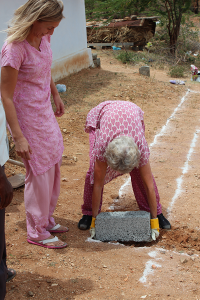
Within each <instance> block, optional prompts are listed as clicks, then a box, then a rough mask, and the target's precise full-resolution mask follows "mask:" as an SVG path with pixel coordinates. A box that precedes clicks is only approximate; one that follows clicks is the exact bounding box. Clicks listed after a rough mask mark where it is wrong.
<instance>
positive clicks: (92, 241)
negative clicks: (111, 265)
mask: <svg viewBox="0 0 200 300" xmlns="http://www.w3.org/2000/svg"><path fill="white" fill-rule="evenodd" d="M86 242H89V243H103V242H102V241H99V240H94V239H91V238H90V237H88V238H87V240H86Z"/></svg>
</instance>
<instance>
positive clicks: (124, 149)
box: [104, 136, 140, 174]
mask: <svg viewBox="0 0 200 300" xmlns="http://www.w3.org/2000/svg"><path fill="white" fill-rule="evenodd" d="M104 156H105V158H106V160H107V164H108V165H109V166H110V168H111V169H113V170H115V171H119V172H120V173H122V174H125V173H130V172H131V171H132V170H133V169H134V168H138V166H139V163H140V151H139V149H138V146H137V145H136V143H135V142H134V140H133V138H131V137H129V136H120V137H118V138H115V139H113V140H112V142H110V143H109V144H108V146H107V148H106V151H105V154H104Z"/></svg>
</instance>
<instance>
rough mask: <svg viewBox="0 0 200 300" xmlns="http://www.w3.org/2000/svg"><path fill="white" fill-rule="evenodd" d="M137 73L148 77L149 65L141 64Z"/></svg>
mask: <svg viewBox="0 0 200 300" xmlns="http://www.w3.org/2000/svg"><path fill="white" fill-rule="evenodd" d="M139 73H140V74H141V75H144V76H148V77H149V76H150V68H149V66H143V67H141V68H139Z"/></svg>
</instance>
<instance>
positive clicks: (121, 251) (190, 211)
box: [6, 50, 200, 300]
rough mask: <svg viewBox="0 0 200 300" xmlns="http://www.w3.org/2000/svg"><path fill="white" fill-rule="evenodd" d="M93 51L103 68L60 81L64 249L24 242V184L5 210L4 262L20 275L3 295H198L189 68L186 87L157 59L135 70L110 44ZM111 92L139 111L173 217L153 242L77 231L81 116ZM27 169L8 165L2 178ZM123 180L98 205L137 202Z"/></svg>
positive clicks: (199, 119)
mask: <svg viewBox="0 0 200 300" xmlns="http://www.w3.org/2000/svg"><path fill="white" fill-rule="evenodd" d="M94 52H95V53H97V54H98V57H100V59H101V68H96V69H87V70H83V71H81V72H79V73H78V74H73V75H71V76H69V77H67V78H65V79H63V80H61V81H60V82H59V83H64V84H66V86H67V92H66V93H64V94H62V99H63V101H64V103H65V109H66V111H65V114H64V115H63V116H62V117H61V118H60V119H58V122H59V125H60V128H61V131H62V133H63V138H64V145H65V150H64V153H63V164H62V167H61V173H62V176H61V177H62V180H61V193H60V197H59V200H58V205H57V208H56V210H55V213H54V217H55V220H56V222H58V223H60V224H62V225H65V226H68V227H69V232H68V233H66V234H58V235H57V236H58V237H59V238H61V239H62V240H63V241H66V242H67V243H68V247H67V248H65V249H60V250H51V249H45V248H42V247H38V246H35V245H30V244H28V243H27V241H26V220H25V209H24V202H23V191H24V188H18V189H16V190H15V192H14V198H13V202H12V204H11V205H10V206H9V207H8V208H7V209H6V241H7V253H8V266H9V267H11V268H14V269H16V271H17V276H16V277H15V278H14V280H13V281H11V282H9V283H8V284H7V296H6V300H14V299H15V300H18V299H19V300H22V299H27V298H29V297H30V298H35V299H43V300H46V299H55V300H57V299H58V300H61V299H62V300H64V299H75V300H79V299H111V300H114V299H116V300H122V299H123V300H125V299H163V300H164V299H176V300H178V299H179V300H180V299H181V300H182V299H200V258H199V253H200V252H199V251H200V231H199V229H200V221H199V213H200V207H199V188H200V171H199V170H200V137H199V135H200V105H199V102H200V101H199V97H200V94H199V93H200V83H194V82H191V81H190V76H189V74H190V70H189V72H188V77H187V78H186V79H185V80H186V85H185V86H181V85H172V84H170V83H169V80H170V79H171V78H170V77H169V76H168V75H167V72H166V71H164V70H163V71H161V70H155V69H154V67H153V65H152V67H151V76H150V78H146V77H143V76H140V75H139V73H138V69H139V65H136V66H126V65H122V64H121V63H120V62H118V61H117V60H115V59H114V58H113V56H112V50H101V51H100V50H99V51H94ZM188 89H189V90H190V91H188ZM112 99H115V100H116V99H120V100H125V101H132V102H134V103H136V104H137V105H138V106H140V107H141V108H142V109H143V111H144V112H145V115H144V118H145V124H146V138H147V141H148V143H149V146H150V150H151V156H150V160H151V167H152V171H153V174H154V176H155V178H156V182H157V185H158V189H159V193H160V196H161V203H162V206H163V213H164V214H165V215H166V216H168V218H169V220H170V222H171V224H172V230H170V231H165V230H162V231H161V233H160V237H159V239H158V240H157V241H156V242H152V243H139V244H137V243H127V244H119V243H102V242H91V241H90V240H88V237H89V231H80V230H79V229H78V228H77V223H78V221H79V219H80V218H81V215H82V213H81V204H82V195H83V188H84V179H85V174H86V172H87V169H88V166H89V156H88V151H89V143H88V135H87V134H86V133H85V132H84V124H85V119H86V116H87V113H88V112H89V110H90V109H91V108H92V107H94V106H95V105H97V104H98V103H100V102H102V101H105V100H112ZM23 172H24V170H23V169H22V168H20V167H14V166H12V165H10V164H6V173H7V176H12V175H13V174H17V173H23ZM127 180H128V175H124V176H121V177H118V178H117V179H116V180H113V181H112V182H111V183H109V184H107V185H106V186H105V191H104V200H103V208H102V211H111V210H121V211H124V210H137V209H138V207H137V204H136V201H135V198H134V195H133V192H132V191H131V187H130V185H129V184H128V183H127ZM124 183H127V184H126V185H125V188H124V189H122V188H121V186H122V185H123V184H124ZM120 188H121V190H120V197H118V195H119V189H120ZM117 198H119V199H117Z"/></svg>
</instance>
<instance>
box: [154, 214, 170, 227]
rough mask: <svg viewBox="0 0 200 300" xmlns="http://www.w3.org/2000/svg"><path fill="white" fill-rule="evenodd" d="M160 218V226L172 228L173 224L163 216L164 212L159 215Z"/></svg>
mask: <svg viewBox="0 0 200 300" xmlns="http://www.w3.org/2000/svg"><path fill="white" fill-rule="evenodd" d="M157 217H158V220H159V226H160V228H162V229H171V224H170V223H169V221H168V220H167V219H166V218H165V217H164V216H163V214H159V215H157Z"/></svg>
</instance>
